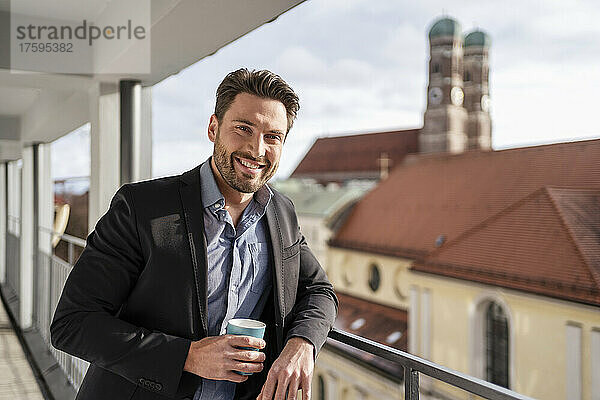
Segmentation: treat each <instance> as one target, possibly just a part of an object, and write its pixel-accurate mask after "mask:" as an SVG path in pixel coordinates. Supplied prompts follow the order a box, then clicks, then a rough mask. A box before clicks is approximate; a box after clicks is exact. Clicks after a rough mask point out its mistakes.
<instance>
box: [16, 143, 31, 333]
mask: <svg viewBox="0 0 600 400" xmlns="http://www.w3.org/2000/svg"><path fill="white" fill-rule="evenodd" d="M22 174H23V175H22V191H21V212H22V214H21V244H20V247H21V254H20V257H21V278H20V284H21V289H20V298H19V300H20V305H21V310H20V316H21V317H20V322H21V328H22V329H27V328H29V327H30V326H31V324H32V315H33V235H34V232H33V230H34V229H33V190H34V187H33V148H32V147H31V146H26V147H24V148H23V170H22Z"/></svg>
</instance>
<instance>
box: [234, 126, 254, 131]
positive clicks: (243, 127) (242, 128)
mask: <svg viewBox="0 0 600 400" xmlns="http://www.w3.org/2000/svg"><path fill="white" fill-rule="evenodd" d="M236 128H237V129H239V130H242V131H244V132H252V130H251V129H250V128H248V127H247V126H244V125H238V126H236Z"/></svg>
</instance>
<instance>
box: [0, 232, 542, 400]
mask: <svg viewBox="0 0 600 400" xmlns="http://www.w3.org/2000/svg"><path fill="white" fill-rule="evenodd" d="M40 231H41V232H45V233H46V234H47V235H48V237H49V238H50V240H51V237H52V235H53V234H57V233H56V232H53V231H52V230H50V229H47V228H42V227H40ZM10 236H14V235H10V234H9V240H11V239H10ZM60 236H61V239H62V240H64V241H65V242H67V244H68V257H67V258H68V261H64V260H62V259H61V258H59V257H57V256H56V255H54V254H47V253H45V252H44V251H41V250H39V251H38V255H37V257H38V259H37V262H35V263H34V266H35V268H36V271H35V275H34V277H35V279H36V282H35V284H36V290H35V291H34V304H35V306H34V307H35V310H36V311H35V312H34V324H35V325H36V327H37V328H38V330H39V332H40V334H41V336H42V338H43V340H44V341H45V343H46V345H47V346H48V349H50V351H51V352H52V354H53V355H54V357H55V358H56V360H57V363H58V364H59V365H60V367H61V369H62V370H63V371H64V373H65V374H66V376H67V378H68V380H69V382H70V383H71V384H72V385H73V387H74V388H75V390H78V389H79V387H80V385H81V383H82V381H83V378H84V376H85V373H86V371H87V368H88V366H89V363H88V362H86V361H84V360H81V359H79V358H77V357H73V356H71V355H69V354H67V353H64V352H62V351H60V350H57V349H55V348H54V347H53V346H52V344H51V342H50V323H51V318H52V315H53V314H54V310H55V309H56V305H57V303H58V300H59V298H60V295H61V293H62V290H63V287H64V285H65V282H66V280H67V277H68V276H69V273H70V272H71V269H72V268H73V264H74V262H75V260H74V257H73V255H74V247H75V246H78V247H81V248H83V247H85V240H83V239H81V238H77V237H74V236H70V235H67V234H62V235H60ZM13 239H15V240H16V243H12V245H15V244H16V245H17V246H18V241H19V238H18V237H16V236H14V238H13ZM7 244H9V245H11V244H10V243H7ZM9 247H10V246H7V249H8V248H9ZM50 248H52V247H51V246H50ZM17 250H18V249H17ZM17 255H18V251H17ZM9 257H10V252H9ZM17 261H18V260H17ZM10 264H13V265H17V266H18V265H19V264H18V263H12V262H10V263H9V265H10ZM329 337H330V338H331V339H333V340H336V341H339V342H342V343H345V344H347V345H349V346H352V347H354V348H356V349H359V350H363V351H366V352H368V353H370V354H373V355H376V356H379V357H382V358H384V359H386V360H389V361H392V362H395V363H398V364H400V365H401V366H402V367H403V368H404V377H403V380H404V399H405V400H418V399H419V396H420V393H421V390H420V388H419V374H423V375H425V376H428V377H431V378H433V379H436V380H439V381H441V382H444V383H446V384H449V385H451V386H453V387H456V388H460V389H463V390H466V391H468V392H470V393H473V394H475V395H477V396H481V397H483V398H486V399H490V400H532V399H531V398H530V397H527V396H524V395H522V394H519V393H516V392H514V391H511V390H509V389H506V388H503V387H500V386H497V385H494V384H492V383H489V382H486V381H484V380H481V379H478V378H475V377H472V376H469V375H466V374H463V373H461V372H457V371H454V370H451V369H449V368H446V367H443V366H441V365H438V364H435V363H433V362H431V361H427V360H425V359H422V358H419V357H417V356H414V355H412V354H409V353H405V352H403V351H400V350H397V349H395V348H392V347H389V346H386V345H382V344H380V343H377V342H374V341H372V340H369V339H366V338H364V337H361V336H357V335H354V334H352V333H349V332H345V331H341V330H339V329H336V328H334V329H333V330H332V331H331V332H330V334H329Z"/></svg>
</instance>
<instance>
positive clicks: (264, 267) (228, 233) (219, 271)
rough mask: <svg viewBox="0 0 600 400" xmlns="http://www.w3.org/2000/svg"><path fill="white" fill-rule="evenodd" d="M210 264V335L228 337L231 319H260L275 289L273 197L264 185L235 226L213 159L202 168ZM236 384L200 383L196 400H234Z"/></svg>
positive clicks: (211, 381) (201, 177)
mask: <svg viewBox="0 0 600 400" xmlns="http://www.w3.org/2000/svg"><path fill="white" fill-rule="evenodd" d="M200 179H201V188H200V189H201V193H202V206H203V207H204V233H205V235H206V243H207V258H208V335H209V336H218V335H222V334H225V331H226V329H227V321H229V320H230V319H232V318H252V319H259V317H260V315H261V314H262V311H263V309H264V306H265V303H266V301H267V300H268V294H269V292H270V288H271V286H272V278H271V273H270V269H269V248H268V243H267V235H266V221H265V218H264V215H265V212H266V209H267V205H268V204H269V202H270V201H271V197H272V196H273V193H272V192H271V189H270V188H269V187H268V186H267V185H264V186H263V187H262V188H260V189H259V190H258V191H257V192H256V193H254V196H253V198H252V200H251V201H250V203H249V204H248V206H247V207H246V209H245V210H244V212H243V213H242V216H241V217H240V220H239V221H238V225H237V227H236V226H234V224H233V220H232V218H231V215H229V213H228V212H227V210H225V208H224V207H225V198H224V197H223V195H222V194H221V191H220V190H219V187H218V186H217V182H216V181H215V177H214V175H213V172H212V169H211V167H210V158H209V159H208V160H207V161H206V162H204V164H202V166H201V167H200ZM235 385H236V383H235V382H230V381H224V380H212V379H204V378H203V379H202V384H201V385H200V386H199V387H198V389H197V390H196V393H195V394H194V400H209V399H210V400H217V399H218V400H231V399H233V396H234V394H235Z"/></svg>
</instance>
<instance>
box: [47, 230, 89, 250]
mask: <svg viewBox="0 0 600 400" xmlns="http://www.w3.org/2000/svg"><path fill="white" fill-rule="evenodd" d="M39 229H40V230H41V231H44V232H46V233H50V234H53V235H58V236H60V238H61V239H62V240H64V241H65V242H67V243H73V244H74V245H76V246H79V247H85V239H82V238H78V237H77V236H72V235H69V234H68V233H60V232H56V231H54V230H53V229H50V228H46V227H45V226H40V227H39Z"/></svg>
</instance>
